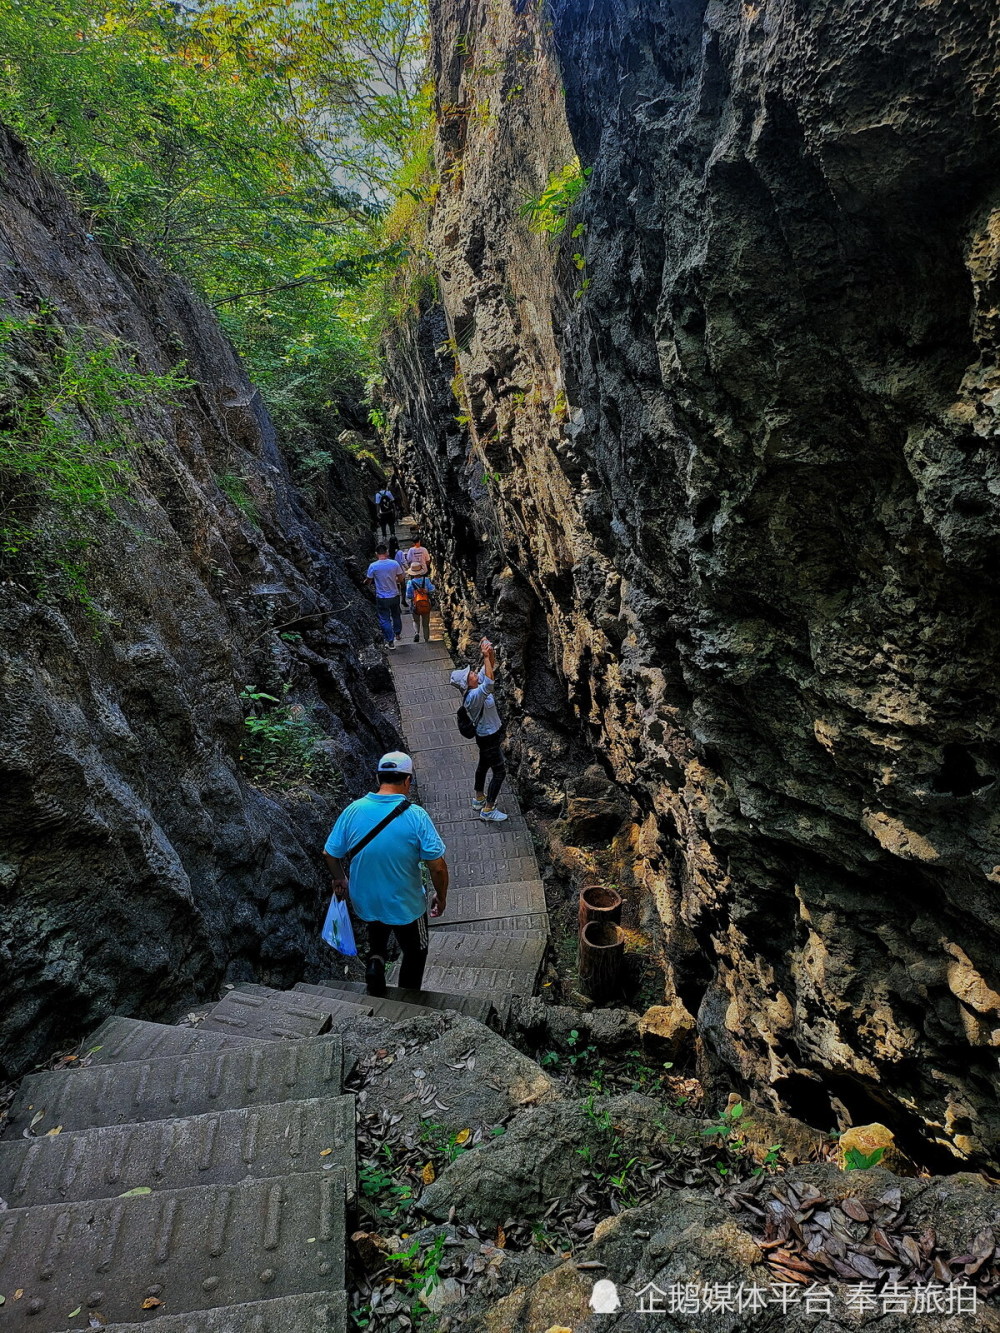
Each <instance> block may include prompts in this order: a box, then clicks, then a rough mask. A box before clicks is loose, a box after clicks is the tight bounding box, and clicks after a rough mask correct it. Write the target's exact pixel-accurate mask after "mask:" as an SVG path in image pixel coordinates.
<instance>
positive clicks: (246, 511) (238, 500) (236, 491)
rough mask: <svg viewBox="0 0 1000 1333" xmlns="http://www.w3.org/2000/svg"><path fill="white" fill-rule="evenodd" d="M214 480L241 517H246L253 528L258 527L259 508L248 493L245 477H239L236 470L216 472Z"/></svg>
mask: <svg viewBox="0 0 1000 1333" xmlns="http://www.w3.org/2000/svg"><path fill="white" fill-rule="evenodd" d="M215 480H216V481H217V482H218V484H219V490H220V491H222V493H223V495H225V496H226V497H227V498H228V499H229V500H231V501H232V502H233V504H234V505H235V506H236V508H237V509H238V510H239V511H240V513H241V514H242V515H243V517H244V518H246V519H248V520H249V521H250V522H251V523H252V524H253V525H254V527H255V528H259V527H260V510H259V509H258V508H257V506H256V504H255V503H254V499H253V496H252V495H251V494H250V489H249V486H248V485H247V479H246V477H241V476H240V475H239V474H238V473H236V472H217V473H216V475H215Z"/></svg>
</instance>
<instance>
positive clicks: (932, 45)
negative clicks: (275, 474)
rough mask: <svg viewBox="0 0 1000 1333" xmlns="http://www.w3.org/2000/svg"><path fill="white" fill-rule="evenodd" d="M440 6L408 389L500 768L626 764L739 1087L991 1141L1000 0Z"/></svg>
mask: <svg viewBox="0 0 1000 1333" xmlns="http://www.w3.org/2000/svg"><path fill="white" fill-rule="evenodd" d="M434 22H435V37H434V65H435V72H436V78H437V97H438V140H437V167H438V171H439V173H440V179H441V184H440V188H439V190H438V191H437V194H436V198H435V199H434V202H433V213H432V223H431V238H432V247H433V250H434V254H435V259H436V264H437V268H438V272H439V275H440V287H441V293H442V299H443V313H442V312H440V311H433V310H430V311H426V312H425V313H424V315H423V318H422V320H421V321H420V323H419V324H416V325H414V327H412V328H411V329H409V330H408V331H406V332H405V333H403V334H402V335H400V337H399V339H398V341H397V346H396V350H395V360H394V370H393V375H392V384H391V391H392V393H393V395H394V396H395V399H396V401H397V403H398V412H397V418H396V426H395V429H396V434H397V441H398V448H399V451H400V456H401V457H403V458H405V459H406V461H407V467H408V470H409V474H410V476H411V477H412V486H413V490H414V492H415V495H416V497H417V503H418V505H419V506H420V507H421V508H422V511H423V513H424V514H425V515H426V517H427V521H428V524H429V526H430V528H431V536H432V538H433V540H434V542H436V543H437V544H438V545H439V547H440V548H441V549H442V550H443V551H446V552H447V555H448V557H449V559H450V562H451V564H450V568H449V581H450V584H451V592H450V594H449V595H450V598H451V601H450V611H451V614H452V616H453V619H454V622H455V625H456V629H457V631H458V633H459V634H460V636H465V640H466V641H468V640H469V639H470V638H471V636H472V635H473V633H475V632H479V631H481V630H487V631H490V632H492V633H493V634H495V636H496V637H497V638H498V639H499V640H500V641H501V642H502V644H503V647H504V656H503V661H504V664H505V666H506V669H507V674H508V676H509V678H510V680H509V689H508V693H507V698H506V704H507V708H508V711H509V712H510V713H511V714H512V715H513V716H514V718H515V719H516V723H517V726H516V728H515V731H516V735H515V739H514V742H513V744H514V748H515V750H516V754H517V764H518V768H519V774H520V777H521V780H522V783H523V784H524V786H525V789H526V790H527V792H528V794H529V795H530V796H531V797H532V799H533V800H534V803H535V806H536V809H538V810H539V811H540V812H541V813H543V814H545V815H548V816H554V815H559V814H566V813H567V812H569V813H572V811H571V809H570V807H572V806H573V803H574V802H577V801H578V800H579V798H580V793H579V791H578V789H577V785H576V784H578V783H579V781H580V780H581V775H583V774H584V773H585V771H586V770H587V769H588V766H592V765H593V764H594V763H595V762H596V763H597V764H599V765H600V767H601V770H602V771H603V774H604V780H605V782H607V783H608V784H609V792H610V791H611V789H612V788H613V790H614V791H615V792H617V795H618V797H619V798H620V799H622V800H623V801H624V808H625V810H626V811H627V815H626V818H625V822H624V823H623V825H622V827H621V831H620V832H619V835H618V840H617V843H616V847H617V849H618V855H619V860H620V861H621V860H623V859H627V860H628V862H629V864H630V865H631V866H632V868H633V873H634V876H635V880H636V883H637V884H638V885H640V886H642V888H643V891H644V892H645V894H646V895H647V898H646V901H647V902H648V904H649V905H650V908H651V909H652V908H655V913H656V917H657V918H658V920H659V922H660V924H661V928H662V940H663V946H664V950H665V956H666V967H665V970H666V983H667V990H668V991H675V992H676V993H677V994H678V995H679V996H680V997H681V999H682V1000H683V1001H684V1004H685V1005H686V1006H687V1008H688V1009H689V1010H690V1011H691V1013H693V1014H695V1015H696V1016H697V1019H698V1028H699V1034H700V1046H701V1052H702V1069H703V1072H704V1073H705V1074H706V1076H707V1077H708V1078H709V1079H710V1080H713V1081H714V1082H715V1084H716V1085H717V1086H718V1087H719V1088H722V1087H724V1086H728V1085H732V1084H734V1083H735V1084H736V1085H737V1086H745V1085H750V1086H752V1087H754V1088H755V1089H759V1090H762V1091H764V1092H766V1093H767V1095H769V1096H770V1098H771V1099H772V1101H773V1103H774V1104H775V1106H776V1107H778V1106H781V1107H784V1108H785V1109H787V1110H790V1111H791V1112H792V1113H794V1114H797V1115H799V1116H801V1117H803V1118H804V1119H806V1120H810V1121H812V1122H813V1123H821V1124H824V1125H828V1124H832V1123H834V1121H835V1120H839V1122H840V1123H841V1124H846V1123H848V1122H850V1121H852V1120H853V1121H854V1122H856V1123H861V1122H863V1121H866V1120H879V1121H882V1122H884V1123H887V1124H889V1125H890V1126H891V1127H892V1128H893V1129H894V1130H895V1132H896V1133H897V1137H898V1140H899V1141H900V1142H901V1143H902V1144H903V1146H904V1147H909V1148H910V1149H912V1150H913V1151H914V1152H919V1154H920V1155H921V1157H922V1159H923V1160H927V1161H934V1162H941V1163H943V1162H945V1161H946V1160H948V1159H949V1158H959V1159H960V1158H963V1157H966V1156H971V1157H973V1158H978V1159H986V1158H990V1159H992V1160H994V1161H995V1160H996V1157H997V1154H998V1150H1000V1111H998V1108H997V1105H996V1096H995V1088H996V1076H997V1053H998V1047H1000V996H998V991H1000V977H998V969H997V961H996V960H997V956H998V954H997V944H998V913H997V906H996V903H997V895H998V893H1000V838H998V831H1000V828H998V825H1000V821H998V818H997V790H998V786H997V774H998V767H1000V744H998V736H997V722H998V711H1000V710H998V703H997V683H996V682H997V661H998V655H1000V614H998V610H1000V608H998V596H997V577H996V570H997V567H998V562H997V556H998V535H1000V523H998V504H1000V471H998V465H997V411H998V408H1000V365H998V349H997V339H998V321H997V315H996V305H997V299H998V269H1000V195H998V191H997V181H998V179H1000V170H998V169H1000V134H998V129H1000V126H998V124H997V118H998V113H997V107H998V105H1000V100H998V99H1000V77H998V72H997V70H998V64H1000V57H998V53H997V51H996V49H995V14H994V12H993V10H992V7H991V6H989V5H987V4H986V3H985V0H980V2H977V3H972V4H967V5H947V4H933V3H931V4H924V5H913V4H908V3H903V0H893V2H889V3H879V4H876V3H871V4H868V3H862V4H858V3H856V2H855V0H851V2H850V3H848V2H847V0H842V2H839V3H838V2H837V0H826V2H825V3H821V4H817V5H810V6H805V5H801V4H796V3H792V2H791V0H786V2H785V3H781V2H779V3H773V4H772V3H770V0H768V3H765V4H758V5H750V4H747V5H736V4H709V5H704V4H699V3H684V2H683V0H673V2H672V3H656V0H641V2H640V0H615V3H611V2H610V0H594V3H588V4H587V5H582V4H579V3H575V2H574V3H569V2H568V0H554V3H553V4H552V6H551V19H550V21H549V20H547V21H545V22H544V23H540V21H539V19H538V17H537V16H536V15H535V14H534V7H533V6H520V5H514V6H512V7H511V6H508V5H502V6H495V5H494V6H490V5H489V4H486V3H482V4H478V3H472V2H471V0H469V2H467V3H457V2H453V0H439V3H437V4H436V5H435V7H434ZM991 34H993V35H991ZM574 153H576V154H578V155H579V158H580V161H581V163H582V164H583V166H584V167H589V168H591V169H592V174H591V175H590V177H589V180H588V184H587V186H586V188H585V190H584V191H583V193H582V195H581V197H580V199H579V201H578V203H577V204H576V206H575V207H574V209H573V211H572V212H571V214H570V217H569V222H568V225H567V227H566V229H565V230H564V231H563V233H562V234H561V235H560V236H557V237H555V238H548V237H546V236H544V235H538V234H536V233H535V232H533V231H532V230H531V229H530V226H529V219H527V218H525V217H522V216H521V209H522V205H523V203H524V201H525V199H526V198H528V197H530V196H535V197H537V196H538V195H539V194H540V192H541V191H542V189H543V188H544V187H545V184H546V181H547V180H548V179H549V178H550V176H551V174H552V173H555V172H558V171H559V170H560V169H561V168H562V167H564V166H565V165H566V164H567V163H568V162H570V161H571V160H572V158H573V155H574ZM453 389H454V390H456V391H457V400H456V398H455V397H453ZM608 794H609V793H605V795H606V796H607V795H608ZM559 827H562V826H559ZM626 853H627V857H626V855H625V854H626ZM565 854H566V848H565V847H562V848H561V855H563V856H564V860H565Z"/></svg>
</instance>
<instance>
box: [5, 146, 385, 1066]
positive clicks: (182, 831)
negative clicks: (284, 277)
mask: <svg viewBox="0 0 1000 1333" xmlns="http://www.w3.org/2000/svg"><path fill="white" fill-rule="evenodd" d="M0 232H2V237H3V242H4V246H3V251H4V262H3V265H2V266H0V302H2V307H3V314H4V317H5V318H7V319H14V320H27V319H29V318H30V317H31V316H32V315H35V314H37V313H38V312H39V311H40V310H41V309H43V308H44V309H46V310H47V311H48V314H47V316H46V319H47V320H48V321H49V323H50V324H51V326H52V327H53V329H54V330H57V331H59V330H61V333H60V332H54V333H53V336H56V337H58V336H65V337H66V338H69V337H71V336H73V335H75V334H81V335H82V336H84V337H86V338H88V339H90V340H91V341H93V342H95V345H100V343H101V340H102V339H104V340H105V341H106V340H107V339H108V338H114V339H117V340H120V342H121V344H122V345H123V346H124V347H125V348H127V349H129V352H130V354H131V355H132V356H133V358H134V364H135V366H136V368H137V369H139V370H141V371H143V372H144V373H146V374H151V373H156V374H162V373H165V372H166V371H168V370H169V369H171V368H172V367H174V366H176V365H177V364H178V363H179V362H183V363H184V373H185V374H186V375H187V376H189V377H190V378H191V379H192V380H193V381H194V386H193V388H191V389H190V390H187V391H185V392H184V393H183V394H181V395H180V397H179V399H178V401H177V403H176V405H175V406H173V407H168V406H163V405H159V406H158V405H157V404H156V403H155V402H148V403H146V404H144V405H137V406H136V407H135V408H134V410H133V409H132V408H130V409H129V413H130V421H129V423H128V425H129V427H130V428H131V429H132V430H133V433H135V434H136V435H137V437H138V438H140V439H145V440H148V441H149V443H148V444H146V445H145V446H144V447H143V448H142V449H141V450H139V451H138V452H137V453H136V454H135V455H134V458H135V463H136V472H137V475H136V479H135V483H134V485H132V486H131V487H130V489H129V494H128V496H127V497H126V498H124V499H122V500H116V501H115V502H114V505H115V508H116V510H117V512H118V518H119V520H120V521H118V522H113V523H112V522H103V523H100V524H99V525H98V526H97V527H95V529H94V542H95V547H94V551H93V552H92V555H93V557H94V558H93V559H92V560H91V562H90V564H91V569H90V573H89V575H88V579H89V586H90V592H91V595H92V597H93V602H94V610H93V613H92V614H87V613H86V612H85V611H83V610H81V609H80V608H73V607H72V606H69V605H67V604H66V603H65V602H59V601H58V600H56V601H51V602H50V603H48V604H46V603H45V602H43V601H39V600H36V599H35V598H33V597H31V596H29V595H28V593H27V591H26V589H25V588H23V587H21V586H20V585H19V584H18V583H17V581H16V580H15V581H11V582H8V583H6V584H5V586H3V587H0V680H2V687H0V1048H2V1058H0V1079H2V1078H3V1077H4V1076H13V1075H15V1074H18V1073H20V1072H22V1071H23V1070H24V1069H25V1068H26V1067H28V1066H30V1064H31V1062H32V1061H34V1060H37V1059H40V1058H42V1057H44V1056H46V1055H47V1054H49V1053H50V1052H51V1051H52V1049H53V1048H54V1047H55V1046H57V1045H59V1044H60V1043H67V1044H68V1043H69V1042H70V1041H71V1040H75V1039H76V1038H78V1037H79V1036H81V1035H83V1033H85V1032H86V1031H87V1030H88V1029H89V1028H91V1027H92V1026H94V1025H96V1024H97V1023H98V1022H99V1021H100V1019H101V1018H103V1017H104V1016H106V1015H107V1014H108V1013H109V1012H124V1013H129V1014H132V1015H134V1016H138V1017H148V1018H157V1017H168V1018H169V1017H171V1016H172V1014H173V1012H175V1011H176V1010H177V1008H178V1007H179V1006H180V1005H182V1004H184V1003H193V1002H194V1001H196V1000H197V999H198V998H201V997H204V996H206V995H209V994H212V993H214V992H215V991H216V990H217V988H218V986H219V984H220V982H221V981H222V979H223V978H224V977H227V976H228V977H232V978H259V979H262V980H265V981H268V980H273V981H275V982H278V983H284V984H289V983H291V982H293V981H294V980H296V979H299V978H301V977H302V975H303V973H304V972H305V973H308V972H309V971H310V969H312V970H313V971H315V969H316V968H317V967H318V966H319V965H320V964H321V963H322V964H325V963H327V962H328V959H326V958H324V957H323V954H324V952H326V953H328V951H327V950H326V946H325V945H322V944H321V943H317V935H318V928H319V924H320V919H319V912H320V910H321V904H322V901H323V890H324V889H325V887H326V884H325V876H323V874H322V872H321V866H320V860H319V851H320V848H321V846H322V840H323V838H325V835H326V832H327V830H328V828H329V823H330V820H331V818H332V815H333V813H334V811H335V809H336V808H337V802H338V801H340V800H342V799H343V798H342V797H341V796H340V795H338V793H336V792H333V791H331V790H324V789H322V787H321V788H320V789H319V790H313V791H311V792H308V791H307V792H304V793H301V794H299V795H297V796H296V797H295V798H289V799H282V798H281V797H280V796H277V795H275V794H273V793H271V794H268V793H266V792H265V791H263V790H260V789H258V788H257V787H255V786H253V785H251V784H250V782H248V780H247V777H246V775H245V766H244V765H241V763H240V747H241V744H242V741H243V737H244V727H243V712H244V705H243V704H242V703H241V702H240V699H239V694H240V691H241V690H242V689H243V688H244V687H245V686H248V685H249V686H255V687H257V688H258V689H262V690H267V691H269V692H271V693H275V694H277V695H279V696H280V695H281V690H282V686H283V684H285V683H288V684H289V685H290V691H291V692H290V694H289V696H288V697H289V698H290V699H291V700H294V701H296V702H297V703H299V704H300V705H302V706H303V707H304V708H308V709H311V710H312V712H313V714H314V716H315V717H316V719H317V722H318V724H319V725H320V726H321V727H322V729H323V730H324V731H325V732H326V733H327V735H328V737H329V740H328V742H327V744H328V745H329V750H330V754H331V757H332V758H333V760H334V761H335V763H336V764H337V766H338V767H339V768H340V769H341V770H342V772H343V774H344V783H343V788H344V792H345V793H352V792H353V791H354V790H356V789H357V788H358V787H359V786H360V787H363V786H364V785H365V783H366V782H367V781H368V780H369V777H370V771H371V767H372V764H373V759H374V757H375V756H376V755H377V754H378V753H379V751H380V749H382V748H386V747H388V746H389V745H391V744H392V743H394V742H395V740H396V739H397V738H396V737H395V734H394V732H393V730H392V728H391V727H390V726H389V724H388V723H387V722H386V721H385V719H384V716H383V714H382V713H381V712H380V711H379V709H378V708H377V706H376V702H375V700H374V698H373V696H372V695H371V693H370V691H369V689H368V687H367V685H366V681H365V675H364V670H363V664H362V662H361V660H360V656H359V653H360V652H361V650H362V649H363V646H364V644H365V643H366V641H368V642H374V639H375V635H376V633H377V628H376V626H375V624H374V617H373V615H372V613H371V610H370V607H369V606H368V605H366V604H365V600H364V599H363V598H362V597H361V596H360V595H359V593H358V591H357V588H356V586H355V585H356V583H357V582H358V581H359V578H360V575H359V572H358V569H357V567H356V565H355V563H354V556H353V554H352V553H353V551H354V549H355V543H356V538H357V537H358V535H359V534H360V533H361V531H362V530H363V529H365V528H366V526H367V515H366V512H365V508H364V501H363V496H362V494H361V492H360V490H359V489H358V488H357V485H356V479H355V477H354V475H353V473H352V471H351V469H350V468H349V467H348V466H347V465H346V464H345V465H344V467H343V470H342V473H341V475H339V476H333V477H332V478H331V482H330V492H331V495H330V501H331V508H332V510H333V511H335V512H336V513H337V514H338V515H339V521H340V530H341V535H336V534H331V533H329V532H322V531H321V530H320V529H319V528H318V527H317V526H316V525H315V524H314V523H313V522H311V521H310V520H309V519H308V518H307V517H306V516H305V514H304V511H303V510H302V508H301V506H300V504H299V501H298V498H297V496H296V494H295V492H294V490H293V488H292V487H291V485H290V482H289V479H288V475H287V472H286V469H285V465H284V463H283V461H282V458H281V455H280V453H279V450H278V448H277V445H276V442H275V439H274V433H273V431H272V429H271V426H270V422H269V420H268V418H267V414H266V412H265V411H264V409H263V407H262V405H261V403H260V400H259V398H258V397H257V396H256V394H255V392H254V390H253V388H252V386H251V385H250V384H249V383H248V381H247V379H246V376H245V374H244V372H243V370H242V368H241V365H240V362H239V360H238V358H237V357H236V355H235V354H234V352H233V350H232V348H231V347H230V346H229V344H228V343H227V342H226V340H225V339H224V337H223V336H222V334H221V332H220V330H219V327H218V325H217V324H216V322H215V320H214V319H213V317H212V316H211V314H210V312H209V311H207V310H206V309H205V308H204V307H202V306H201V305H200V304H199V303H198V302H197V301H196V300H195V299H194V298H193V297H192V295H191V294H190V293H189V292H188V291H187V290H186V289H185V288H184V287H183V285H182V284H180V283H179V282H178V281H176V280H175V279H173V278H171V277H170V276H169V275H167V274H165V273H163V272H162V271H161V270H159V269H158V268H157V267H156V266H155V265H154V264H152V263H151V262H149V261H148V260H147V259H145V258H144V257H143V256H142V255H140V254H135V253H129V252H127V251H126V252H121V251H119V252H118V253H117V254H116V255H114V256H113V257H112V258H109V257H108V256H106V255H105V254H103V253H102V251H101V249H100V247H99V246H98V244H97V243H96V242H95V241H94V240H93V238H91V237H89V236H88V235H87V233H86V227H85V225H84V223H83V221H82V220H81V219H80V218H79V217H78V216H77V215H76V214H75V213H74V212H73V210H72V208H71V207H70V206H69V204H68V203H67V201H66V199H65V198H64V197H63V196H62V194H61V193H60V192H59V191H58V190H57V189H56V188H55V187H54V186H53V185H52V184H51V183H50V182H48V181H47V180H46V179H45V178H43V177H42V176H41V175H39V174H38V173H37V172H36V171H35V170H34V169H33V168H32V166H31V164H30V162H29V161H28V160H27V158H26V156H25V154H24V151H23V149H22V148H21V146H20V145H19V144H18V143H17V142H16V141H15V140H14V139H13V138H10V137H7V136H5V135H3V136H0ZM38 370H39V367H38V366H36V365H33V364H31V363H27V364H23V365H21V366H19V367H16V368H15V379H17V381H18V383H19V384H20V386H21V388H22V389H23V388H26V387H30V385H31V383H32V382H33V381H32V376H33V375H34V374H36V373H37V372H38ZM8 387H9V386H8ZM16 387H17V386H16V385H15V389H16ZM84 424H85V423H84ZM228 476H236V477H239V478H242V481H243V486H244V488H245V492H246V499H247V500H248V501H249V504H250V505H251V506H252V509H253V511H254V513H255V515H256V520H254V519H253V518H252V517H248V515H247V514H246V513H245V512H243V511H241V509H240V508H239V507H238V506H237V505H236V504H234V503H233V502H232V501H231V500H230V499H229V498H228V497H227V495H226V493H225V492H224V490H223V489H222V488H221V487H220V480H219V479H220V478H225V477H228ZM282 631H285V632H288V631H296V632H298V634H299V635H300V636H301V637H300V638H299V639H298V640H297V641H296V640H292V641H288V640H284V639H282V638H281V637H280V634H281V632H282Z"/></svg>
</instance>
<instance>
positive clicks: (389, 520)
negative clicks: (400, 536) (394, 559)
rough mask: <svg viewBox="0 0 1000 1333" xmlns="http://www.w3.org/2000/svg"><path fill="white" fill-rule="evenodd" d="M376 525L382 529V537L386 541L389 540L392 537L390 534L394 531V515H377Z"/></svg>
mask: <svg viewBox="0 0 1000 1333" xmlns="http://www.w3.org/2000/svg"><path fill="white" fill-rule="evenodd" d="M378 525H379V527H380V528H381V529H382V536H383V537H384V538H385V539H386V541H388V540H389V538H390V537H391V536H392V534H393V533H394V532H395V531H396V515H395V514H379V516H378Z"/></svg>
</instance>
